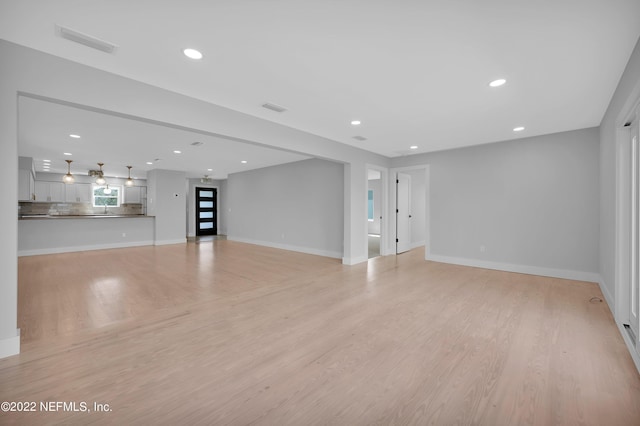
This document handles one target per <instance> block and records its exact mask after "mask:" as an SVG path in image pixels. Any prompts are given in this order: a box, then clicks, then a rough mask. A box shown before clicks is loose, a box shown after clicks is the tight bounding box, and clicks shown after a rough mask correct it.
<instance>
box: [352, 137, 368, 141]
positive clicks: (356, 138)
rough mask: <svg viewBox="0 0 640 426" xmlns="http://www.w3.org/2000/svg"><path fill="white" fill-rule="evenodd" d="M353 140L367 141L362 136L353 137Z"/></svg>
mask: <svg viewBox="0 0 640 426" xmlns="http://www.w3.org/2000/svg"><path fill="white" fill-rule="evenodd" d="M353 138H354V139H355V140H357V141H366V140H367V138H365V137H364V136H354V137H353Z"/></svg>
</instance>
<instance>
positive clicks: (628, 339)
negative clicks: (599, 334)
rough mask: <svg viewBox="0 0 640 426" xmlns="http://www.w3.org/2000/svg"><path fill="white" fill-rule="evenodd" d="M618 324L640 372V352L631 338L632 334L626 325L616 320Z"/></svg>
mask: <svg viewBox="0 0 640 426" xmlns="http://www.w3.org/2000/svg"><path fill="white" fill-rule="evenodd" d="M616 325H617V326H618V331H620V334H621V335H622V339H623V340H624V343H625V344H626V345H627V350H628V351H629V353H630V354H631V359H633V363H634V364H635V365H636V369H637V370H638V373H640V353H638V351H637V349H636V347H635V345H634V343H633V340H631V336H629V333H627V330H625V328H624V326H623V325H622V324H620V323H618V321H616Z"/></svg>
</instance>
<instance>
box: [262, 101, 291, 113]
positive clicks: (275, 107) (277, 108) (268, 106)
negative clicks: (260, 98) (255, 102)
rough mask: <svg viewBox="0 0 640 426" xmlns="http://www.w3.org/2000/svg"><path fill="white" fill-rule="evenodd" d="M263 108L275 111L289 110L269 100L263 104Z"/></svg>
mask: <svg viewBox="0 0 640 426" xmlns="http://www.w3.org/2000/svg"><path fill="white" fill-rule="evenodd" d="M262 108H266V109H270V110H271V111H275V112H285V111H286V110H287V109H286V108H285V107H283V106H280V105H276V104H272V103H270V102H267V103H266V104H264V105H262Z"/></svg>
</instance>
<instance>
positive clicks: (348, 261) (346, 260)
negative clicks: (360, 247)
mask: <svg viewBox="0 0 640 426" xmlns="http://www.w3.org/2000/svg"><path fill="white" fill-rule="evenodd" d="M381 256H382V255H381ZM368 260H369V258H368V257H366V256H360V257H343V258H342V264H343V265H347V266H353V265H357V264H358V263H364V262H366V261H368Z"/></svg>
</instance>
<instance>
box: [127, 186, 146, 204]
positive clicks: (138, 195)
mask: <svg viewBox="0 0 640 426" xmlns="http://www.w3.org/2000/svg"><path fill="white" fill-rule="evenodd" d="M141 202H142V191H141V187H140V186H125V187H124V201H123V203H126V204H140V203H141Z"/></svg>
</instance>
